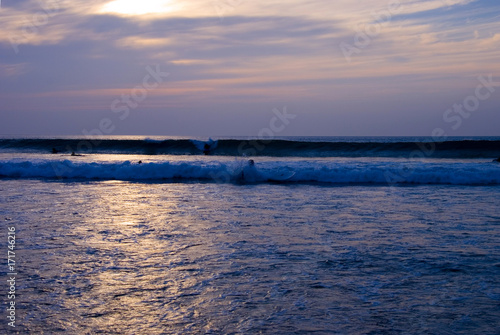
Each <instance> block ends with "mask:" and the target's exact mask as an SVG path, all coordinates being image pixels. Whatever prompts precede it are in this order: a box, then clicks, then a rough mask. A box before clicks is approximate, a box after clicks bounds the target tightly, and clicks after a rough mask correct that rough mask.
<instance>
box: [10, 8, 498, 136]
mask: <svg viewBox="0 0 500 335" xmlns="http://www.w3.org/2000/svg"><path fill="white" fill-rule="evenodd" d="M0 20H1V28H0V29H1V34H0V78H1V79H0V117H1V122H0V135H14V134H25V135H82V134H85V133H92V131H93V130H96V131H97V132H95V131H94V133H98V132H99V131H100V132H102V133H103V134H105V135H126V134H130V135H184V136H237V135H241V136H257V134H258V133H259V130H261V129H262V128H264V127H269V123H270V120H271V119H272V118H273V116H274V115H275V113H276V110H279V111H281V113H284V112H283V110H284V109H286V113H288V114H289V115H294V116H295V117H294V118H293V119H292V118H290V119H289V120H288V121H289V122H288V123H287V124H286V127H283V129H282V128H281V127H280V128H279V131H278V130H276V131H275V133H276V134H275V135H276V136H293V135H297V136H305V135H317V136H322V135H330V136H336V135H338V136H348V135H353V136H381V135H382V136H383V135H394V136H402V135H421V136H431V135H432V133H433V131H434V130H435V129H436V128H438V129H441V130H442V131H443V132H444V133H445V134H447V135H449V136H461V135H477V136H482V135H496V136H500V123H499V120H500V61H499V60H500V2H499V1H498V0H400V1H397V0H396V1H393V0H288V1H276V0H267V1H249V0H214V1H210V0H203V1H201V0H141V1H133V0H114V1H94V0H86V1H80V0H33V1H32V0H2V1H1V8H0ZM167 73H168V75H167ZM488 81H489V82H494V83H499V84H491V85H489V86H488V87H485V85H484V83H485V82H486V83H487V82H488ZM478 86H480V87H479V89H478ZM454 105H455V106H459V105H462V106H465V107H463V108H466V109H468V110H470V111H467V110H464V109H463V108H462V109H460V108H457V107H454ZM273 110H274V112H273ZM103 120H104V121H103Z"/></svg>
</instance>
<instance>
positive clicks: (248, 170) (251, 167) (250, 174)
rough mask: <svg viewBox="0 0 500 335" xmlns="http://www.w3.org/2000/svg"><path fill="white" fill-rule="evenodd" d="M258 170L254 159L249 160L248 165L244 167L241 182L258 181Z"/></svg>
mask: <svg viewBox="0 0 500 335" xmlns="http://www.w3.org/2000/svg"><path fill="white" fill-rule="evenodd" d="M257 176H258V173H257V169H256V168H255V162H254V160H253V159H249V160H248V162H247V165H246V166H245V167H243V169H242V170H241V174H240V180H241V181H249V182H255V181H256V180H257Z"/></svg>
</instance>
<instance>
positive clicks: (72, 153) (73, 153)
mask: <svg viewBox="0 0 500 335" xmlns="http://www.w3.org/2000/svg"><path fill="white" fill-rule="evenodd" d="M71 156H83V155H80V154H75V152H74V151H72V152H71Z"/></svg>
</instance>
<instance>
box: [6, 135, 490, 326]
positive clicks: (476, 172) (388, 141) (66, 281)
mask: <svg viewBox="0 0 500 335" xmlns="http://www.w3.org/2000/svg"><path fill="white" fill-rule="evenodd" d="M17 140H19V139H15V141H14V142H9V141H10V140H9V139H4V141H3V142H1V141H0V142H1V143H0V220H2V222H3V225H2V227H3V228H2V229H4V230H3V234H4V236H5V238H3V239H0V241H1V242H0V250H2V251H1V252H3V253H4V255H7V253H8V246H9V244H8V240H7V235H8V229H12V227H15V236H16V244H15V252H16V254H15V260H16V264H15V271H16V274H15V275H14V276H15V279H16V280H15V282H16V287H15V290H16V291H15V303H16V310H15V318H16V319H15V326H16V327H15V328H13V327H11V326H9V324H8V322H9V320H8V319H7V316H8V315H9V313H10V312H9V311H7V310H6V308H7V306H8V304H9V303H10V302H11V301H12V299H10V298H8V292H7V291H8V290H9V285H7V284H5V285H2V286H1V287H2V288H1V290H0V297H2V298H1V299H0V301H1V302H2V307H3V314H2V320H3V321H1V322H0V333H19V334H60V333H68V334H498V329H500V209H499V208H500V206H499V205H500V202H499V200H498V199H500V163H496V162H492V158H494V156H493V157H490V156H488V155H493V154H495V152H496V151H495V150H497V148H496V146H495V143H497V142H496V141H498V139H486V138H482V139H466V138H456V139H453V141H452V142H448V143H446V144H444V146H442V147H438V144H437V143H434V144H436V145H437V146H436V148H435V150H430V151H429V150H427V149H429V148H431V149H432V147H431V146H429V145H432V144H433V142H429V139H424V138H422V139H411V140H410V139H406V140H405V141H402V139H401V138H398V139H394V138H385V139H384V138H382V139H381V138H371V139H367V138H354V139H347V140H346V139H334V138H328V139H326V140H327V142H328V143H330V144H328V145H327V146H329V148H330V149H332V148H336V149H335V150H337V151H336V152H337V153H338V154H335V155H330V156H328V155H327V156H325V155H322V154H321V153H320V151H317V150H318V148H319V147H317V143H320V144H321V143H323V144H324V143H326V142H325V139H324V138H314V139H312V138H309V139H307V138H306V139H304V138H302V139H298V138H295V139H293V141H292V143H289V142H290V141H289V140H290V139H289V138H288V139H284V140H286V141H288V142H279V141H278V142H274V145H275V146H274V149H273V150H277V151H271V153H273V152H274V153H276V154H262V153H264V152H265V151H264V150H263V151H261V152H260V153H261V154H258V155H256V156H255V157H249V156H242V155H238V156H231V155H228V154H227V152H226V154H220V152H219V154H218V153H217V152H216V150H221V147H222V148H224V145H226V148H227V145H229V147H232V148H233V149H234V148H237V147H238V146H239V145H238V144H237V143H238V142H237V141H240V143H244V144H245V145H247V144H248V143H251V141H252V139H226V140H227V141H226V142H224V141H222V140H223V139H215V141H217V140H218V142H216V143H217V147H215V146H214V147H212V150H213V152H210V154H209V155H204V154H203V151H202V150H203V149H204V144H203V142H202V140H203V139H186V138H184V139H178V138H176V139H170V140H174V142H165V141H170V140H169V139H166V138H150V139H144V138H122V139H120V138H108V139H107V140H108V142H105V141H104V142H102V143H105V144H106V143H107V145H108V147H107V149H103V148H104V147H106V146H104V147H102V146H101V147H100V148H101V149H99V150H100V151H87V152H81V153H82V154H83V155H82V156H71V155H70V154H69V152H67V150H63V151H62V152H61V151H58V152H57V153H55V154H52V153H50V151H51V146H52V144H55V143H58V144H61V145H62V144H64V145H67V144H68V143H72V144H76V145H78V143H80V141H81V139H74V138H73V139H70V140H71V141H73V142H66V141H67V140H68V138H65V139H49V141H52V142H44V141H45V140H46V139H29V140H27V141H24V140H22V141H21V142H19V141H17ZM103 140H106V139H103ZM177 140H182V142H175V141H177ZM205 140H206V139H205ZM253 140H256V139H253ZM415 140H418V142H412V141H415ZM16 141H17V142H16ZM75 141H76V142H75ZM123 141H125V142H123ZM127 141H128V142H127ZM215 141H212V142H214V143H215ZM485 141H487V142H485ZM12 143H14V145H12ZM102 143H101V144H102ZM165 143H166V144H165ZM300 143H304V144H300ZM315 143H316V144H315ZM346 143H355V146H357V147H356V148H357V149H356V150H357V151H356V154H354V155H353V154H352V152H351V154H347V153H348V151H349V150H352V149H353V148H355V147H353V146H351V144H347V145H346ZM373 143H375V144H373ZM485 143H486V145H483V144H485ZM150 144H152V145H153V146H157V147H156V148H157V149H158V148H161V147H162V146H163V148H165V147H164V146H168V148H169V149H168V150H173V149H172V148H174V147H175V148H177V149H179V147H180V149H179V150H180V151H179V152H177V153H172V152H170V153H168V154H161V153H159V152H149V153H145V152H142V151H141V150H143V149H144V148H151V146H150ZM254 144H255V143H254ZM262 144H263V143H261V142H259V143H257V145H262ZM323 144H321V146H322V145H323ZM47 145H49V146H47ZM129 145H133V146H135V149H134V148H132V149H130V148H129ZM287 145H292V147H293V148H294V150H295V149H300V148H302V149H300V150H303V152H306V151H307V152H308V154H307V155H306V154H304V153H300V154H298V155H296V154H294V155H291V156H283V155H282V153H283V152H286V151H287V150H288V149H287V148H288V147H287ZM387 145H388V146H387ZM419 145H420V146H421V145H425V147H424V149H419V150H420V151H418V150H417V151H415V150H416V149H414V147H415V146H416V147H417V148H418V147H419ZM117 148H118V149H119V150H118V149H117ZM137 148H139V149H137ZM200 148H201V149H200ZM374 148H375V149H374ZM426 148H427V149H426ZM177 149H175V150H177ZM233 149H231V150H233ZM382 149H383V150H382ZM148 150H149V149H148ZM440 150H441V151H440ZM313 152H315V153H314V154H313V155H311V153H313ZM78 153H80V152H78ZM249 159H253V160H254V164H253V165H251V164H249ZM139 162H140V163H139ZM283 176H285V177H286V178H284V177H283ZM280 177H281V178H282V179H281V180H278V179H280ZM8 273H9V269H8V267H7V263H6V261H5V262H4V265H3V266H2V267H1V268H0V274H1V276H2V281H3V282H4V283H6V279H7V278H10V276H11V275H8Z"/></svg>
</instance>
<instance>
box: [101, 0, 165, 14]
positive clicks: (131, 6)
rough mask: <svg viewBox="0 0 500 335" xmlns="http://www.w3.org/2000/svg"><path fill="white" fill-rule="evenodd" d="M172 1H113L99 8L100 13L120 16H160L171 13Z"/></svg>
mask: <svg viewBox="0 0 500 335" xmlns="http://www.w3.org/2000/svg"><path fill="white" fill-rule="evenodd" d="M172 9H173V5H172V0H141V1H137V0H114V1H111V2H108V3H107V4H105V5H104V6H103V7H102V8H101V13H116V14H122V15H144V14H162V13H167V12H170V11H172Z"/></svg>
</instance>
